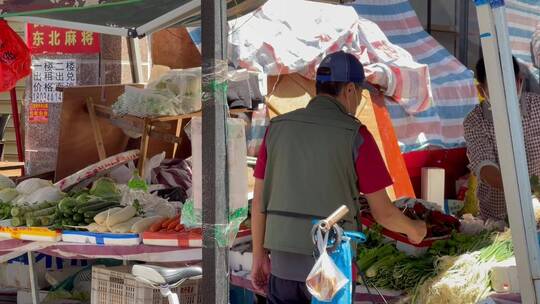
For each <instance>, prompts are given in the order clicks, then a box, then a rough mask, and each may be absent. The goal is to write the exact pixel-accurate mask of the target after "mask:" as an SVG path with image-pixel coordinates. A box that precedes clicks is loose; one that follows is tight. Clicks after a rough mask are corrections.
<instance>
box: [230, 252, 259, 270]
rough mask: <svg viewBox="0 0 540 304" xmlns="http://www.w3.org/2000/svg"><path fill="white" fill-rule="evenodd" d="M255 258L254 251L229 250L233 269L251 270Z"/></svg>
mask: <svg viewBox="0 0 540 304" xmlns="http://www.w3.org/2000/svg"><path fill="white" fill-rule="evenodd" d="M252 260H253V253H252V252H244V253H242V252H240V251H234V250H231V251H230V252H229V265H230V266H229V267H230V268H231V270H233V271H248V272H251V262H252Z"/></svg>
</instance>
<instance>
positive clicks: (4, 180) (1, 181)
mask: <svg viewBox="0 0 540 304" xmlns="http://www.w3.org/2000/svg"><path fill="white" fill-rule="evenodd" d="M6 188H15V182H13V181H12V180H11V178H9V177H7V176H4V175H2V174H0V189H6Z"/></svg>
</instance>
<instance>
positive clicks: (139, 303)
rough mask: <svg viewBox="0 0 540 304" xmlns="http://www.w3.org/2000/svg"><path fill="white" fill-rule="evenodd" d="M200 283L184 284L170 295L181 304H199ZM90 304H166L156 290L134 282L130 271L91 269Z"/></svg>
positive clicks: (200, 294) (119, 268) (200, 301)
mask: <svg viewBox="0 0 540 304" xmlns="http://www.w3.org/2000/svg"><path fill="white" fill-rule="evenodd" d="M200 281H201V280H187V281H185V282H184V283H183V284H182V285H180V286H179V287H177V288H173V289H172V292H174V293H176V294H177V295H178V297H179V298H180V303H182V304H199V303H202V293H201V284H200ZM91 303H92V304H168V303H169V302H168V300H167V298H164V297H163V296H162V295H161V293H160V292H159V290H157V289H153V288H151V287H148V286H147V285H145V284H144V283H141V282H139V281H137V280H135V277H134V276H133V275H132V274H131V267H129V266H118V267H107V268H105V267H103V266H94V267H92V297H91Z"/></svg>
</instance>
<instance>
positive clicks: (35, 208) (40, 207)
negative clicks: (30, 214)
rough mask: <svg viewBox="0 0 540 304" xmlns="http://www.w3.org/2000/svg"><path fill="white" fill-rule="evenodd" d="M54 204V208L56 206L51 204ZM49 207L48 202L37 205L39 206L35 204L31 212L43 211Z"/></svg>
mask: <svg viewBox="0 0 540 304" xmlns="http://www.w3.org/2000/svg"><path fill="white" fill-rule="evenodd" d="M52 204H54V206H56V203H52ZM49 207H51V203H50V202H43V203H39V204H36V205H34V206H32V208H31V209H32V211H36V210H41V209H45V208H49Z"/></svg>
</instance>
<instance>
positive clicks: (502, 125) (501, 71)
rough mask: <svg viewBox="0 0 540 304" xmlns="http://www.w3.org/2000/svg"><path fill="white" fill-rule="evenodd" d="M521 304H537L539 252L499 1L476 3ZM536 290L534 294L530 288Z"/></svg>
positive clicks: (519, 120) (501, 6) (517, 107)
mask: <svg viewBox="0 0 540 304" xmlns="http://www.w3.org/2000/svg"><path fill="white" fill-rule="evenodd" d="M475 3H476V11H477V14H478V25H479V29H480V38H481V42H482V50H483V53H484V61H485V65H486V74H487V81H488V83H489V88H490V94H489V95H490V96H491V106H492V109H493V121H494V126H495V136H496V142H497V150H498V153H499V162H500V165H501V173H502V177H503V184H504V195H505V199H506V202H507V210H508V219H509V221H510V227H511V231H512V242H513V243H514V252H515V257H516V263H517V269H518V279H519V289H520V291H521V301H522V302H523V303H531V304H532V303H539V302H540V284H539V281H538V280H539V279H540V265H539V263H538V262H539V261H540V248H539V247H538V236H537V232H536V221H535V218H534V210H533V206H532V202H531V187H530V183H529V174H528V168H527V158H526V154H525V143H524V139H523V130H522V122H521V111H520V106H519V100H518V98H517V89H516V82H515V78H514V72H513V66H512V54H511V51H510V43H509V39H508V27H507V23H506V13H505V10H504V2H503V1H501V0H490V2H489V3H488V2H487V1H485V0H475ZM535 289H536V290H535Z"/></svg>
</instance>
